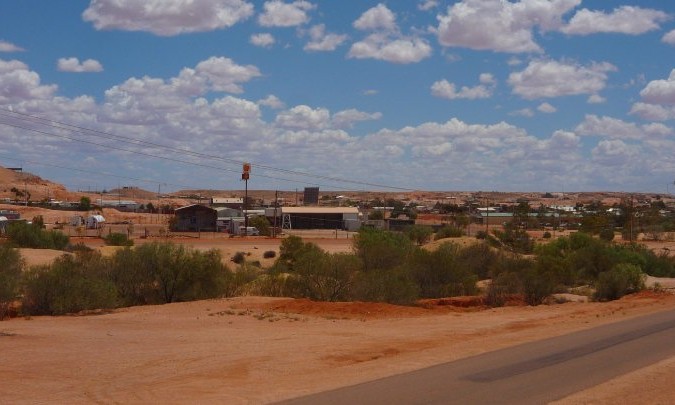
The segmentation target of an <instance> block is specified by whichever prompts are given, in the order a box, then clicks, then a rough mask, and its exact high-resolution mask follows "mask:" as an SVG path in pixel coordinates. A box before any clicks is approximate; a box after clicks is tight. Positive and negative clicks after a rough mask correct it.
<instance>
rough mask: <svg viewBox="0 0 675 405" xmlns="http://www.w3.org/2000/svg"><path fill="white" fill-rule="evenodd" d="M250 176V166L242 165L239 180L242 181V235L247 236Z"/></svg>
mask: <svg viewBox="0 0 675 405" xmlns="http://www.w3.org/2000/svg"><path fill="white" fill-rule="evenodd" d="M250 176H251V164H250V163H244V164H243V165H242V170H241V179H242V180H244V183H245V188H244V235H248V179H249V177H250Z"/></svg>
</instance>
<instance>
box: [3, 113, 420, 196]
mask: <svg viewBox="0 0 675 405" xmlns="http://www.w3.org/2000/svg"><path fill="white" fill-rule="evenodd" d="M0 110H1V111H2V113H0V116H5V117H10V118H13V119H19V120H23V121H27V122H30V123H33V124H40V125H46V126H49V127H52V128H57V129H64V130H68V131H71V132H76V133H81V134H83V135H88V136H95V137H99V138H101V137H102V138H104V139H110V138H113V139H116V140H118V141H120V142H123V143H127V144H132V145H135V146H139V145H143V146H150V147H153V148H159V149H164V150H167V151H171V152H174V153H181V154H187V155H190V156H194V157H198V158H202V159H204V158H206V159H213V160H218V161H222V162H225V163H232V164H237V165H242V164H243V163H245V162H244V161H240V160H236V159H228V158H224V157H222V156H215V155H210V154H206V153H201V152H195V151H191V150H188V149H183V148H174V147H170V146H166V145H162V144H158V143H154V142H149V141H142V140H138V139H134V138H131V137H125V136H122V135H116V134H113V133H109V132H105V131H100V130H96V129H90V128H85V127H82V126H77V125H72V124H68V123H64V122H60V121H56V120H50V119H46V118H42V117H37V116H33V115H30V114H25V113H20V112H16V111H12V110H10V109H7V108H2V107H0ZM7 113H9V114H7ZM235 118H236V117H235ZM244 118H245V117H244ZM36 121H37V122H36ZM0 124H4V125H8V126H14V127H17V128H21V129H25V130H29V131H35V132H39V133H43V134H45V135H50V136H59V135H53V134H47V133H44V132H42V131H38V130H34V129H30V128H25V127H19V126H16V125H12V124H9V123H6V122H0ZM65 138H66V139H70V140H73V141H76V142H85V143H90V144H94V145H97V146H101V147H110V146H107V145H101V144H96V143H93V142H91V141H84V140H81V139H79V138H68V137H65ZM110 148H113V147H110ZM113 149H118V150H124V151H127V152H132V153H133V151H129V150H125V149H119V148H113ZM145 155H146V156H152V157H155V158H162V159H163V158H165V157H161V156H157V155H152V154H145ZM169 160H171V159H169ZM180 162H181V163H187V164H195V163H191V162H186V161H180ZM195 165H198V164H195ZM252 166H253V167H258V168H261V169H265V170H270V171H274V172H280V173H286V174H292V175H296V176H301V177H311V178H314V179H320V180H327V181H332V182H338V183H348V184H357V185H361V186H370V187H379V188H386V189H394V190H402V191H411V190H412V189H409V188H403V187H397V186H388V185H384V184H378V183H371V182H364V181H358V180H348V179H343V178H338V177H332V176H324V175H317V174H310V173H305V172H301V171H297V170H289V169H283V168H278V167H274V166H269V165H264V164H260V163H254V164H252ZM211 168H215V167H211ZM224 170H227V171H235V172H238V170H234V169H224ZM257 176H260V177H266V178H270V179H276V180H283V181H292V182H300V183H305V184H314V185H319V184H316V183H312V182H303V181H297V180H289V179H283V178H277V177H272V176H264V175H257Z"/></svg>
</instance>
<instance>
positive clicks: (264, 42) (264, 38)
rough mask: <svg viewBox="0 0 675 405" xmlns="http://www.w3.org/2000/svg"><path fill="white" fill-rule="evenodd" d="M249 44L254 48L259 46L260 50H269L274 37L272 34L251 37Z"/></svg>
mask: <svg viewBox="0 0 675 405" xmlns="http://www.w3.org/2000/svg"><path fill="white" fill-rule="evenodd" d="M249 42H250V43H252V44H253V45H255V46H259V47H262V48H269V47H270V46H272V45H274V43H275V42H276V40H275V39H274V36H273V35H272V34H270V33H267V32H265V33H260V34H253V35H251V38H250V39H249Z"/></svg>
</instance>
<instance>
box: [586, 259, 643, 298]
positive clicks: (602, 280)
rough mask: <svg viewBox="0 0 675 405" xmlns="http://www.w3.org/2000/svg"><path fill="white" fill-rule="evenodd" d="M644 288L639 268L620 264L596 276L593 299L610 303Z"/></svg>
mask: <svg viewBox="0 0 675 405" xmlns="http://www.w3.org/2000/svg"><path fill="white" fill-rule="evenodd" d="M644 288H645V281H644V275H643V274H642V271H641V270H640V267H638V266H636V265H634V264H628V263H621V264H618V265H616V266H615V267H614V268H613V269H611V270H609V271H606V272H603V273H600V274H599V275H598V282H597V284H596V292H595V295H594V297H595V298H596V299H598V300H601V301H611V300H616V299H619V298H621V297H623V296H624V295H626V294H630V293H634V292H637V291H640V290H642V289H644Z"/></svg>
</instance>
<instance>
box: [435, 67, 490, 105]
mask: <svg viewBox="0 0 675 405" xmlns="http://www.w3.org/2000/svg"><path fill="white" fill-rule="evenodd" d="M479 80H480V82H481V84H479V85H477V86H474V87H467V86H462V87H461V88H460V89H459V90H458V89H457V86H456V85H455V84H454V83H450V82H448V81H447V80H445V79H443V80H440V81H437V82H435V83H434V84H432V85H431V94H432V95H434V96H436V97H440V98H447V99H448V100H454V99H469V100H474V99H479V98H489V97H491V96H492V92H493V90H494V84H495V80H494V77H493V76H492V75H491V74H489V73H483V74H481V75H480V77H479Z"/></svg>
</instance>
